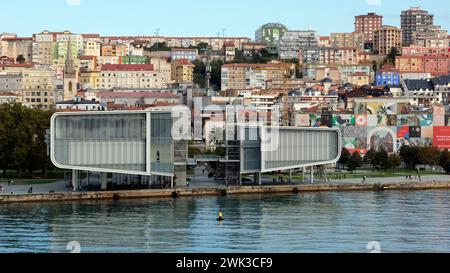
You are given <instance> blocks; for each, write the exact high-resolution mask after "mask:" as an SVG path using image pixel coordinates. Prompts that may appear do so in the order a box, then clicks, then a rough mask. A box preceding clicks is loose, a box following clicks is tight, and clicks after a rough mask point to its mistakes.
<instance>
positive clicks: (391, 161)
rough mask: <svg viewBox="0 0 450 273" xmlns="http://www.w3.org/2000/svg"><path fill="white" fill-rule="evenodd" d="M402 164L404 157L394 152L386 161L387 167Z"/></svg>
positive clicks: (391, 167) (395, 166) (393, 167)
mask: <svg viewBox="0 0 450 273" xmlns="http://www.w3.org/2000/svg"><path fill="white" fill-rule="evenodd" d="M400 164H402V159H401V158H400V156H399V155H398V154H392V155H390V156H389V157H388V159H387V161H386V169H395V168H397V167H398V166H400Z"/></svg>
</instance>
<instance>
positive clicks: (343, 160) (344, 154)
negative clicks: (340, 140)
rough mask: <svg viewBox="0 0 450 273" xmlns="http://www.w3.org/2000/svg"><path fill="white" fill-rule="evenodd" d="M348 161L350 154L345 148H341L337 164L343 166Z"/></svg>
mask: <svg viewBox="0 0 450 273" xmlns="http://www.w3.org/2000/svg"><path fill="white" fill-rule="evenodd" d="M349 159H350V152H349V151H348V150H347V149H346V148H342V152H341V157H340V158H339V161H338V163H339V164H342V166H345V165H347V162H348V160H349Z"/></svg>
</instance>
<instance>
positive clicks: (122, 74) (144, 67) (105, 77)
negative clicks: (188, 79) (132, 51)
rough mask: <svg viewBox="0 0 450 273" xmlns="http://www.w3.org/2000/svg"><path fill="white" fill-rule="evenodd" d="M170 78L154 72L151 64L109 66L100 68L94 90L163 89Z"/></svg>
mask: <svg viewBox="0 0 450 273" xmlns="http://www.w3.org/2000/svg"><path fill="white" fill-rule="evenodd" d="M168 82H170V78H165V77H164V76H163V75H161V74H160V73H159V72H156V71H154V67H153V65H152V64H133V65H132V64H130V65H125V64H124V65H109V64H105V65H102V67H101V74H100V78H99V79H98V84H97V85H96V88H98V89H111V88H126V89H130V88H139V89H145V88H165V87H167V83H168Z"/></svg>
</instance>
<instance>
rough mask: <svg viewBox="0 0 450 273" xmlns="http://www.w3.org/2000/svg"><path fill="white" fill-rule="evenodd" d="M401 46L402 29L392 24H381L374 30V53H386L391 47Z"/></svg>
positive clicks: (398, 47) (398, 48)
mask: <svg viewBox="0 0 450 273" xmlns="http://www.w3.org/2000/svg"><path fill="white" fill-rule="evenodd" d="M401 47H402V30H401V29H398V28H396V27H393V26H382V27H381V28H379V29H377V30H375V31H374V37H373V51H374V53H375V54H381V55H388V54H389V53H390V52H391V50H392V49H393V48H397V50H400V48H401Z"/></svg>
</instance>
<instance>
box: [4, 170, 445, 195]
mask: <svg viewBox="0 0 450 273" xmlns="http://www.w3.org/2000/svg"><path fill="white" fill-rule="evenodd" d="M203 170H204V167H198V168H196V170H195V176H194V177H193V179H192V180H191V182H190V187H191V188H198V189H201V188H214V187H218V186H219V187H220V186H225V185H224V183H223V182H217V181H214V179H212V178H208V172H207V170H205V172H204V173H203ZM421 178H422V182H434V181H435V182H449V181H450V175H426V176H422V177H421ZM406 182H419V180H418V179H413V180H409V179H406V178H405V177H404V176H403V177H380V178H370V177H368V178H367V179H366V182H365V183H366V184H374V183H406ZM66 183H67V182H65V181H58V182H54V183H50V184H38V185H14V184H13V185H11V186H8V185H7V183H0V185H2V186H3V192H0V195H10V194H11V193H13V194H27V193H28V190H29V189H30V187H33V193H49V191H55V192H69V191H71V190H70V189H67V188H66ZM262 183H263V185H288V184H292V183H287V181H286V180H285V182H284V183H280V182H276V183H273V180H272V177H271V176H270V177H269V176H266V177H263V178H262ZM293 183H294V184H309V177H308V176H305V182H304V183H302V181H298V180H294V181H293ZM314 183H315V184H352V183H354V184H361V183H362V179H361V178H357V179H341V180H331V181H323V180H320V179H317V180H315V182H314ZM244 185H254V184H253V183H252V182H244ZM185 187H186V186H185V185H180V186H177V188H185Z"/></svg>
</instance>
